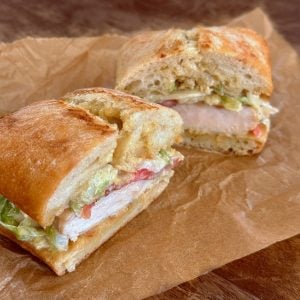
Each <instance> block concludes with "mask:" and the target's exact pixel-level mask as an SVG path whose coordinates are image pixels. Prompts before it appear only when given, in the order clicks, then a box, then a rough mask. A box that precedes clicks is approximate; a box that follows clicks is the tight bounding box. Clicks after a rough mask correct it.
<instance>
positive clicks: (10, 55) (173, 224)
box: [0, 9, 300, 299]
mask: <svg viewBox="0 0 300 300" xmlns="http://www.w3.org/2000/svg"><path fill="white" fill-rule="evenodd" d="M231 24H232V25H239V26H246V27H249V28H252V29H254V30H256V31H258V32H259V33H261V34H262V35H263V36H264V37H265V38H266V39H267V41H268V42H269V45H270V48H271V52H272V60H273V74H274V83H275V92H274V95H273V97H272V101H273V104H274V105H275V106H277V107H279V108H280V113H279V114H278V115H276V116H275V117H274V118H273V126H272V131H271V134H270V137H269V140H268V143H267V145H266V148H265V150H264V151H263V153H262V154H261V155H259V156H255V157H240V158H236V157H226V156H221V155H217V154H209V153H203V152H198V151H196V150H194V151H193V150H185V149H182V152H183V153H184V154H185V155H186V160H185V162H184V164H183V165H182V166H180V167H178V168H177V171H176V175H175V176H174V178H173V179H172V181H171V183H170V185H169V186H168V188H167V189H166V191H165V192H164V193H163V194H162V196H161V197H159V199H157V200H156V201H155V202H154V203H153V204H152V205H151V206H150V207H149V208H148V209H147V210H146V211H145V212H143V213H142V214H140V215H139V216H138V217H137V218H135V219H134V220H133V221H132V222H131V223H130V224H128V225H127V226H126V227H125V228H123V229H122V230H121V231H120V232H119V233H117V234H116V235H115V236H114V237H113V238H112V239H111V240H110V241H108V242H107V243H106V244H105V245H104V246H103V247H101V248H100V249H99V250H98V251H96V252H95V253H94V254H93V255H92V256H91V257H90V258H89V259H87V260H86V261H85V262H83V263H82V264H81V265H80V266H79V267H78V268H77V271H76V272H74V273H71V274H68V275H66V276H64V277H56V276H55V275H54V274H53V273H52V272H51V271H50V270H49V269H48V268H47V267H46V266H44V265H43V264H42V263H40V262H39V261H38V260H37V259H35V258H33V257H32V256H31V255H30V254H28V253H27V252H25V251H23V250H22V249H20V248H19V247H17V246H15V245H14V244H13V243H11V242H9V241H8V240H6V239H4V238H0V266H1V272H0V295H1V298H2V299H4V298H5V297H12V298H14V299H17V298H18V299H21V298H22V299H36V298H39V299H41V298H42V299H52V298H55V299H66V298H70V299H71V298H89V299H91V298H93V299H95V298H101V299H107V298H122V299H132V298H142V297H146V296H150V295H153V294H156V293H159V292H162V291H164V290H166V289H169V288H171V287H173V286H175V285H178V284H179V283H181V282H184V281H187V280H190V279H192V278H194V277H197V276H199V275H200V274H203V273H206V272H208V271H210V270H212V269H214V268H217V267H220V266H222V265H224V264H226V263H228V262H230V261H232V260H235V259H238V258H240V257H243V256H245V255H248V254H250V253H253V252H255V251H258V250H260V249H262V248H264V247H267V246H269V245H271V244H273V243H275V242H277V241H280V240H283V239H286V238H288V237H291V236H293V235H295V234H297V233H299V232H300V218H299V215H300V136H299V129H300V118H299V115H300V106H299V103H298V102H299V100H298V97H299V94H300V85H299V82H300V68H299V58H298V56H297V54H296V52H295V51H294V50H293V49H292V48H291V46H290V45H289V44H288V43H287V42H286V41H284V40H283V38H282V37H281V36H279V35H278V33H276V31H274V29H273V27H272V25H271V23H270V21H269V20H268V18H267V17H266V16H265V15H264V14H263V12H262V11H261V10H259V9H257V10H254V11H253V12H251V13H249V14H247V15H244V16H242V17H240V18H238V19H236V20H234V21H233V22H232V23H231ZM125 40H126V37H124V36H117V35H116V36H110V35H106V36H102V37H95V38H75V39H70V38H52V39H32V38H27V39H24V40H20V41H16V42H14V43H12V44H7V45H5V44H2V45H0V55H1V58H0V74H1V81H0V112H1V113H7V112H11V111H14V110H16V109H18V108H19V107H21V106H23V105H25V104H27V103H29V102H31V101H33V100H39V99H45V98H53V97H59V96H60V95H63V94H64V93H65V92H67V91H71V90H73V89H75V88H81V87H89V86H113V82H114V70H115V58H116V56H117V50H118V48H119V47H120V46H121V45H122V44H123V43H124V41H125Z"/></svg>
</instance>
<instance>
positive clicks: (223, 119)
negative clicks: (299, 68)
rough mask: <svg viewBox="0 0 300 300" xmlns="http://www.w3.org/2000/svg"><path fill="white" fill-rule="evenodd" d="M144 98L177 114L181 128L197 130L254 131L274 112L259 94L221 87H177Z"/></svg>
mask: <svg viewBox="0 0 300 300" xmlns="http://www.w3.org/2000/svg"><path fill="white" fill-rule="evenodd" d="M148 98H149V99H150V100H153V101H155V102H159V103H160V104H162V105H164V106H167V107H172V108H173V109H175V110H176V111H177V112H178V113H179V114H180V115H181V117H182V119H183V121H184V127H185V129H188V130H192V131H197V132H201V133H223V134H226V135H237V136H247V135H248V134H253V133H255V134H256V133H257V132H258V131H259V130H258V129H259V128H260V126H261V125H264V126H267V127H268V126H269V118H270V115H272V114H275V113H277V112H278V110H277V109H276V108H275V107H273V106H272V105H271V104H270V103H268V102H267V101H266V100H264V99H263V98H261V97H260V96H257V95H253V94H250V93H247V94H246V95H244V96H240V97H233V96H228V95H226V94H224V91H222V89H213V90H211V89H209V91H208V92H207V93H203V92H200V91H182V90H181V91H177V92H173V93H171V94H169V95H152V96H150V97H148Z"/></svg>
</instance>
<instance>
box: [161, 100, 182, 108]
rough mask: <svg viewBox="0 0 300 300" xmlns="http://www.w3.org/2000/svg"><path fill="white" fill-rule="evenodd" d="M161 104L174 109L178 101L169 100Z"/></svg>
mask: <svg viewBox="0 0 300 300" xmlns="http://www.w3.org/2000/svg"><path fill="white" fill-rule="evenodd" d="M160 104H161V105H163V106H166V107H173V106H176V105H177V104H178V101H177V100H175V99H169V100H164V101H162V102H161V103H160Z"/></svg>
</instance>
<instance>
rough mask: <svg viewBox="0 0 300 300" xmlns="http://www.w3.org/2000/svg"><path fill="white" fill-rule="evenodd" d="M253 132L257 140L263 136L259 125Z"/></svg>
mask: <svg viewBox="0 0 300 300" xmlns="http://www.w3.org/2000/svg"><path fill="white" fill-rule="evenodd" d="M251 132H252V134H253V135H254V136H255V137H257V138H259V137H260V136H261V135H262V131H261V128H260V126H259V124H258V125H257V126H256V127H255V128H254V129H253V130H252V131H251Z"/></svg>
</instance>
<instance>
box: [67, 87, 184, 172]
mask: <svg viewBox="0 0 300 300" xmlns="http://www.w3.org/2000/svg"><path fill="white" fill-rule="evenodd" d="M63 98H64V99H65V101H67V102H69V103H72V104H74V105H79V106H80V107H83V108H85V109H87V110H89V111H90V112H91V113H93V114H95V115H98V116H100V117H101V118H104V119H106V120H107V121H108V122H110V123H116V124H117V125H118V126H119V129H120V134H119V137H118V142H117V148H116V150H115V152H114V159H113V163H114V164H115V166H116V167H118V168H119V169H123V170H125V171H133V170H135V169H136V165H137V164H138V163H139V162H142V161H143V160H145V159H152V158H154V157H155V155H157V153H158V152H159V151H160V150H161V149H168V148H170V147H171V146H172V145H173V144H174V142H175V141H178V137H179V135H180V134H181V132H182V120H181V118H180V116H179V115H178V113H177V112H175V111H173V110H172V109H169V108H166V107H163V106H160V105H156V104H153V103H145V102H143V101H142V99H140V98H138V97H135V96H131V95H127V94H125V93H122V92H118V91H115V90H110V89H104V88H90V89H81V90H77V91H74V92H72V93H69V94H67V95H65V96H64V97H63Z"/></svg>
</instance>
